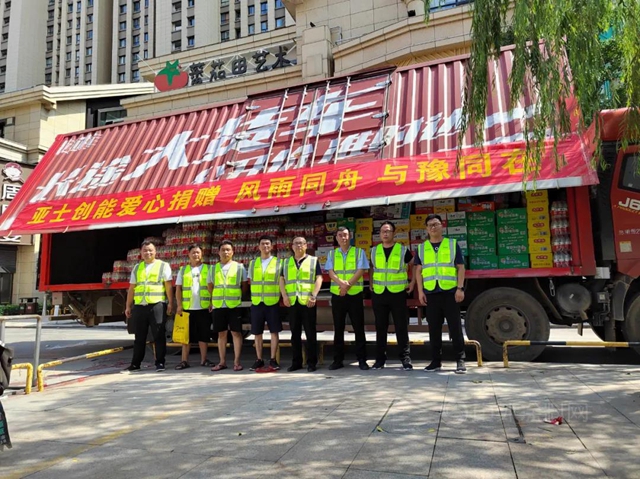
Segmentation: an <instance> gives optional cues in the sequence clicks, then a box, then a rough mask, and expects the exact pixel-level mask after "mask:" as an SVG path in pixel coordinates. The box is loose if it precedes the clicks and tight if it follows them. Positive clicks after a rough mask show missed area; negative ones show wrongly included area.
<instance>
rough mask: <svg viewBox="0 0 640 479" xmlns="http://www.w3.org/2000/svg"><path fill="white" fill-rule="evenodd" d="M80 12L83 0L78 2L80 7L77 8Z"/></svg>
mask: <svg viewBox="0 0 640 479" xmlns="http://www.w3.org/2000/svg"><path fill="white" fill-rule="evenodd" d="M77 11H78V13H79V12H81V11H82V2H81V1H79V2H78V9H77Z"/></svg>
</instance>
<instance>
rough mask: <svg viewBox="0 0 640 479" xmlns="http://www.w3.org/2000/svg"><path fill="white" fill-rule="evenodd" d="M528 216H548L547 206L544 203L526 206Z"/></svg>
mask: <svg viewBox="0 0 640 479" xmlns="http://www.w3.org/2000/svg"><path fill="white" fill-rule="evenodd" d="M527 213H528V214H529V216H540V215H549V205H548V204H546V203H533V204H527Z"/></svg>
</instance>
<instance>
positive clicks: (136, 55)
mask: <svg viewBox="0 0 640 479" xmlns="http://www.w3.org/2000/svg"><path fill="white" fill-rule="evenodd" d="M131 58H132V60H131V63H138V61H139V60H140V54H139V53H134V54H133V55H132V56H131Z"/></svg>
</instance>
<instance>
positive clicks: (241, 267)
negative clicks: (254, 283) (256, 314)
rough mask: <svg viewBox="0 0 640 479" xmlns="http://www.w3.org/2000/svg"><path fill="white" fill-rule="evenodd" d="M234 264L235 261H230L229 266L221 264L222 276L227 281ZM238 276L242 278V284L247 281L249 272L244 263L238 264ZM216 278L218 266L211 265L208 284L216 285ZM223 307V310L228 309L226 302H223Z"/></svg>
mask: <svg viewBox="0 0 640 479" xmlns="http://www.w3.org/2000/svg"><path fill="white" fill-rule="evenodd" d="M232 263H233V261H229V262H228V263H227V264H222V263H219V264H220V267H221V269H222V275H223V276H224V277H225V279H226V278H227V273H228V272H229V268H231V264H232ZM238 274H239V275H240V277H241V278H242V279H241V280H240V281H242V282H245V281H247V270H246V268H245V267H244V265H243V264H242V263H238ZM215 276H216V266H215V265H211V267H210V268H209V278H208V279H207V283H210V284H213V285H215V281H214V279H215ZM222 307H223V308H226V307H227V303H226V301H223V302H222Z"/></svg>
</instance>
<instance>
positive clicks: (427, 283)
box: [415, 214, 467, 374]
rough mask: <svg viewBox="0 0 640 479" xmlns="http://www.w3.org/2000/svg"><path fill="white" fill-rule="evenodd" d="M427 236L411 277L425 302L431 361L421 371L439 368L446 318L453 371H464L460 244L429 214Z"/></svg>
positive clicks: (437, 218)
mask: <svg viewBox="0 0 640 479" xmlns="http://www.w3.org/2000/svg"><path fill="white" fill-rule="evenodd" d="M425 223H426V225H427V233H428V240H427V241H425V242H424V243H423V244H421V245H420V246H419V247H418V254H417V256H416V258H415V265H416V266H415V269H416V271H415V277H416V278H417V279H418V281H417V282H416V284H417V286H418V297H419V299H420V303H422V304H423V305H424V306H425V313H426V316H427V322H428V323H429V341H430V342H431V354H432V361H431V364H429V365H428V366H427V367H426V368H425V371H427V372H434V371H439V370H441V369H442V325H443V323H444V319H445V318H446V319H447V324H448V325H449V335H450V336H451V340H452V341H453V350H454V352H455V355H456V360H457V363H456V370H455V372H456V374H464V373H466V372H467V368H466V367H465V364H464V359H465V354H464V336H463V334H462V323H461V321H460V303H461V302H462V301H464V258H463V257H462V250H461V249H460V245H458V242H457V241H456V240H454V239H450V238H445V237H443V235H442V218H441V217H440V216H439V215H435V214H431V215H429V216H427V219H426V221H425Z"/></svg>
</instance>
